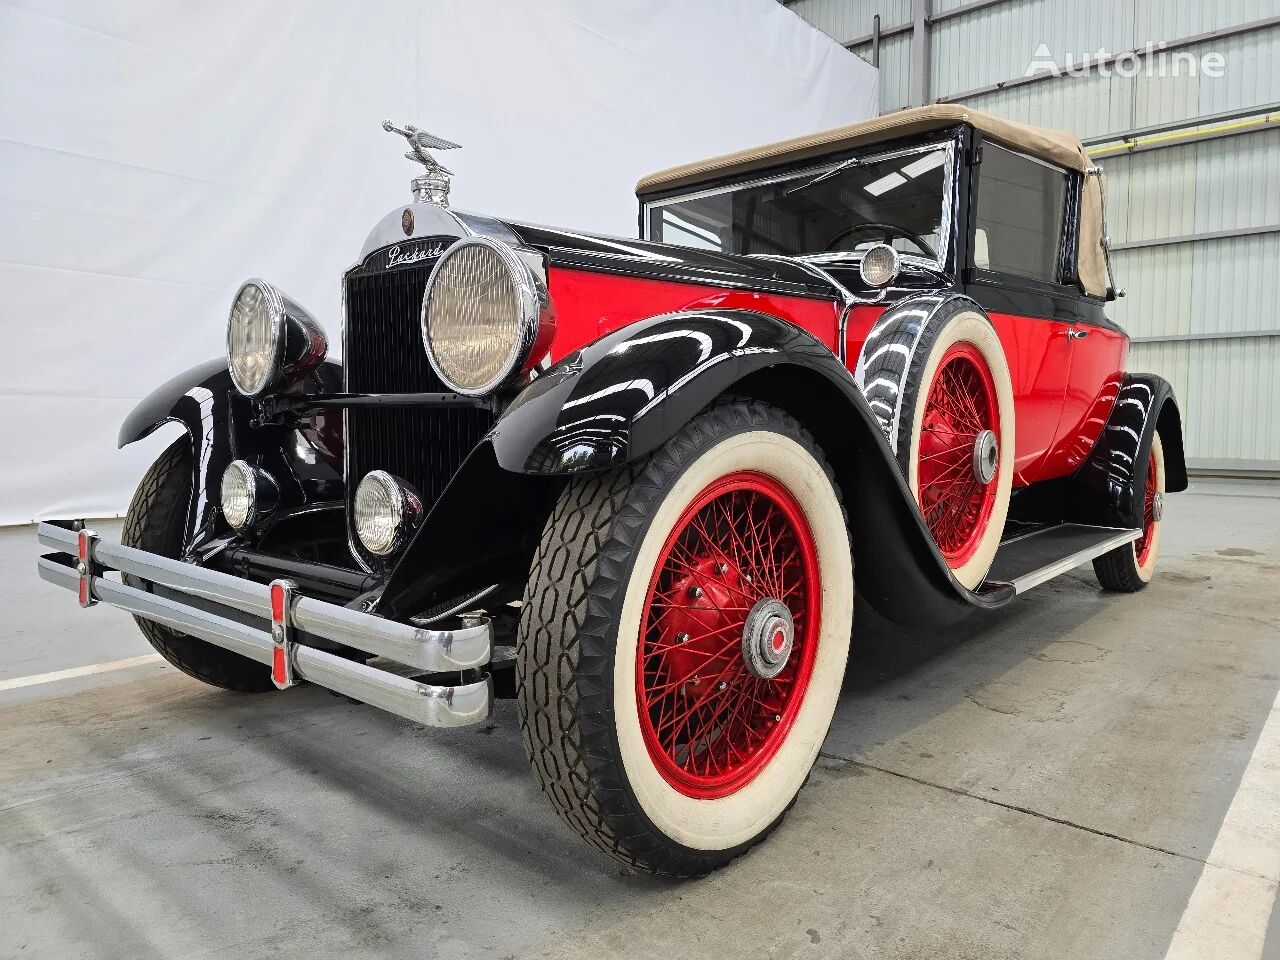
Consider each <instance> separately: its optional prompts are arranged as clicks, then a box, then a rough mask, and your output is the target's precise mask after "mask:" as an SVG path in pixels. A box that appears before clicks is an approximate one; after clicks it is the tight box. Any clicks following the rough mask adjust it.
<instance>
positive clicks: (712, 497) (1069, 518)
mask: <svg viewBox="0 0 1280 960" xmlns="http://www.w3.org/2000/svg"><path fill="white" fill-rule="evenodd" d="M385 126H386V127H387V128H388V129H391V130H395V132H397V133H401V134H403V135H404V136H405V137H406V138H408V140H409V142H410V145H411V151H410V153H409V154H408V156H409V157H410V159H413V160H416V161H418V162H421V163H423V164H424V167H425V170H424V173H423V175H421V176H419V177H418V178H416V179H415V180H414V182H413V186H414V193H415V200H414V202H413V203H410V204H407V205H405V206H403V207H398V208H396V209H395V210H393V211H392V212H391V213H389V214H388V215H387V216H386V217H385V218H384V219H383V220H382V221H381V222H380V223H379V224H378V225H377V226H376V227H375V228H374V230H373V232H372V233H371V234H370V236H369V238H368V240H367V241H366V242H365V246H364V249H363V250H362V251H361V254H360V258H359V261H358V262H357V263H356V264H355V266H353V267H352V268H351V269H350V270H349V271H348V272H347V274H346V276H345V278H344V288H343V289H344V316H343V318H342V341H343V350H342V360H341V363H338V362H335V361H333V360H329V359H326V352H327V339H326V336H325V334H324V332H323V330H322V328H321V326H320V324H319V323H317V322H316V320H314V319H313V318H312V317H311V316H310V315H309V314H308V313H307V312H306V311H305V310H304V309H303V308H302V307H300V306H299V305H298V304H296V303H294V302H293V301H292V300H290V299H289V298H288V297H287V296H285V295H284V294H282V293H281V292H280V291H278V290H277V289H276V288H275V287H273V286H271V285H270V284H268V283H266V282H264V281H260V280H250V281H248V282H247V283H246V284H245V285H244V286H243V287H242V288H241V289H240V291H239V293H238V294H237V296H236V298H235V301H234V304H233V306H232V310H231V316H230V320H229V326H228V357H226V358H223V357H219V358H217V359H215V360H211V361H209V362H208V363H207V364H205V365H203V366H201V367H198V368H196V369H194V370H191V371H189V372H187V373H185V374H182V375H180V376H178V377H176V378H175V379H173V380H171V381H170V382H168V383H166V384H165V385H163V386H162V387H160V388H159V389H157V390H156V391H155V392H154V393H152V394H151V395H150V396H149V397H147V398H146V399H145V400H143V401H142V403H141V404H140V405H139V406H138V407H137V409H136V410H135V411H134V412H133V413H132V414H131V415H130V416H129V418H128V419H127V420H126V422H125V423H124V425H123V426H122V428H121V431H120V444H121V445H124V444H128V443H133V442H135V441H137V440H140V439H142V438H143V437H145V436H147V435H148V434H149V433H151V432H152V431H153V430H155V429H156V428H157V427H158V426H160V425H161V424H163V423H166V422H169V421H176V422H178V423H180V424H182V425H183V426H184V427H185V428H186V436H184V437H182V438H181V439H180V440H179V441H178V442H176V443H174V444H173V445H172V446H171V447H170V448H169V449H168V450H166V451H165V452H164V453H163V454H162V455H161V456H160V458H159V460H158V461H157V462H156V463H155V464H154V465H153V466H152V468H151V469H150V470H149V471H148V473H147V474H146V476H145V477H144V478H143V480H142V483H141V485H140V486H139V488H138V492H137V494H136V495H135V497H134V500H133V502H132V504H131V505H130V507H129V511H128V515H127V519H126V522H125V528H124V536H123V543H122V544H113V543H108V542H105V541H102V540H100V539H99V538H98V537H97V536H96V535H94V534H93V532H92V531H90V530H87V529H85V528H84V525H83V523H82V522H79V521H68V522H65V523H47V524H42V525H41V527H40V530H39V539H40V542H41V543H42V544H44V545H45V546H46V547H48V548H50V549H51V550H52V551H54V552H52V553H50V554H48V555H46V556H45V557H43V558H42V559H41V561H40V572H41V575H42V576H43V577H44V578H45V579H46V580H49V581H51V582H53V583H56V584H59V585H62V586H66V587H70V588H72V589H75V590H78V592H79V597H80V602H81V603H82V604H83V605H85V606H90V605H92V604H94V603H96V602H99V601H101V602H106V603H110V604H113V605H115V606H118V607H121V608H123V609H125V610H128V611H130V612H132V613H133V614H135V615H136V616H137V618H138V623H139V625H140V626H141V628H142V630H143V632H144V633H145V634H146V636H147V638H148V639H149V640H150V641H151V643H152V644H154V645H155V647H156V649H157V650H159V651H160V653H162V654H163V655H164V656H165V657H166V658H167V659H168V660H169V661H170V662H171V663H173V664H174V665H175V666H177V667H178V668H179V669H181V670H183V671H185V672H186V673H188V674H190V675H192V676H194V677H196V678H198V679H200V680H204V681H205V682H207V683H211V684H214V685H216V686H220V687H224V688H227V689H232V690H240V691H249V692H261V691H269V690H272V689H275V688H276V687H279V688H285V687H288V686H291V685H293V684H294V683H297V682H299V681H301V680H307V681H310V682H312V683H316V684H320V685H322V686H325V687H328V688H330V689H332V690H334V691H336V692H339V693H342V694H345V695H347V696H350V697H354V698H356V699H359V700H362V701H365V702H367V703H370V704H373V705H375V706H378V707H381V708H383V709H386V710H390V711H392V712H395V713H398V714H400V715H402V716H405V717H409V718H411V719H413V720H416V721H419V722H421V723H424V724H428V725H438V726H455V725H462V724H469V723H477V722H480V721H483V720H484V719H485V718H486V717H488V715H489V713H490V709H491V706H492V702H493V699H494V697H495V696H514V697H515V698H516V699H517V700H518V706H519V715H520V721H521V726H522V729H523V733H524V739H525V742H526V744H527V746H528V750H529V754H530V757H531V760H532V763H533V768H534V771H535V773H536V775H537V777H538V778H539V780H540V781H541V784H542V786H543V788H544V790H545V792H546V793H547V795H548V796H549V798H550V800H551V802H552V803H553V805H554V806H555V808H556V809H557V810H558V811H559V812H560V814H561V815H562V816H563V817H564V818H565V820H567V821H568V822H569V823H570V824H571V825H572V826H573V827H574V828H575V829H576V830H577V831H578V832H580V833H581V834H582V835H583V836H584V837H585V838H586V839H588V840H589V841H590V842H592V843H593V844H595V845H596V846H598V847H600V848H601V849H603V850H605V851H606V852H609V853H611V854H613V855H615V856H617V857H618V858H620V859H622V860H624V861H626V862H628V863H631V864H633V865H635V866H638V867H641V868H644V869H649V870H655V871H660V872H665V873H671V874H676V875H696V874H700V873H703V872H706V871H708V870H711V869H714V868H715V867H717V866H719V865H721V864H724V863H726V862H727V861H729V860H730V859H732V858H733V857H734V856H736V855H737V854H739V853H741V852H742V851H743V850H745V849H747V848H748V847H750V846H751V845H752V844H754V843H756V842H758V841H759V840H760V839H761V838H763V837H764V836H766V835H767V834H768V833H769V832H770V830H772V829H773V828H774V827H775V826H776V825H777V823H778V822H779V821H780V819H781V818H782V816H783V814H784V813H785V812H786V810H787V809H788V808H789V806H790V805H791V803H792V802H793V800H794V799H795V796H796V794H797V792H798V791H799V789H800V787H801V785H802V784H803V783H804V781H805V778H806V777H807V775H808V773H809V770H810V767H811V766H812V764H813V761H814V758H815V756H816V754H817V751H818V749H819V746H820V745H821V743H822V741H823V738H824V736H825V734H826V731H827V728H828V726H829V724H830V721H831V717H832V714H833V711H834V709H835V706H836V700H837V697H838V694H839V691H840V686H841V682H842V679H843V675H844V668H845V662H846V657H847V654H848V650H849V644H850V635H851V630H852V626H853V623H852V621H853V607H854V603H853V601H854V595H855V591H856V592H858V593H859V594H860V595H861V596H862V597H863V598H864V599H865V601H866V602H867V603H868V604H870V605H871V606H872V607H873V608H874V609H876V610H877V611H879V612H880V613H882V614H883V615H884V616H886V617H888V618H889V619H891V620H894V621H897V622H899V623H904V624H912V625H943V624H946V623H949V622H953V621H955V620H957V619H959V618H960V617H962V616H964V615H966V614H968V613H970V612H972V611H973V610H974V608H978V609H992V608H995V607H998V606H1001V605H1003V604H1005V603H1008V602H1010V601H1012V600H1013V599H1014V598H1015V597H1016V596H1017V595H1018V594H1020V593H1022V592H1024V591H1026V590H1028V589H1030V588H1031V587H1033V586H1035V585H1037V584H1039V583H1042V582H1044V581H1045V580H1048V579H1050V578H1051V577H1054V576H1056V575H1057V574H1060V573H1063V572H1065V571H1067V570H1069V569H1071V568H1072V567H1074V566H1076V565H1078V564H1080V563H1083V562H1085V561H1087V560H1092V561H1093V564H1094V568H1095V570H1096V571H1097V575H1098V578H1099V580H1100V582H1101V583H1102V585H1103V586H1104V587H1105V588H1107V589H1110V590H1116V591H1136V590H1139V589H1141V588H1142V587H1143V586H1144V585H1145V584H1146V583H1147V582H1148V581H1149V580H1150V578H1151V576H1152V573H1153V571H1154V569H1155V565H1156V562H1157V557H1158V553H1159V546H1160V531H1161V523H1162V519H1161V518H1162V511H1163V498H1164V494H1165V493H1166V492H1167V491H1177V490H1182V489H1184V488H1185V487H1186V482H1187V481H1186V470H1185V467H1184V463H1183V453H1182V438H1181V426H1180V420H1179V414H1178V409H1177V406H1176V404H1175V401H1174V398H1173V395H1172V392H1171V390H1170V388H1169V385H1168V384H1167V383H1166V382H1165V381H1163V380H1161V379H1160V378H1159V377H1155V376H1151V375H1147V374H1133V373H1127V372H1126V370H1125V362H1126V354H1127V351H1128V339H1127V338H1126V336H1125V334H1124V332H1123V331H1122V330H1121V329H1120V328H1119V327H1117V326H1116V325H1115V324H1114V323H1112V322H1111V321H1110V320H1108V319H1107V317H1106V315H1105V307H1106V304H1107V302H1108V301H1109V300H1111V299H1113V298H1114V296H1115V295H1116V291H1115V290H1114V287H1113V281H1112V278H1111V271H1110V263H1109V256H1108V251H1107V242H1106V239H1105V220H1104V211H1103V195H1104V184H1103V181H1102V177H1101V171H1100V170H1098V169H1097V168H1095V167H1093V166H1092V165H1091V164H1090V162H1089V160H1088V158H1087V155H1086V154H1085V152H1084V149H1083V148H1082V147H1081V145H1080V142H1079V141H1078V140H1077V139H1076V138H1075V137H1074V136H1071V135H1069V134H1064V133H1059V132H1056V131H1048V130H1041V129H1038V128H1033V127H1026V126H1021V125H1017V124H1012V123H1009V122H1006V121H1002V120H999V119H996V118H994V117H990V116H986V115H984V114H980V113H977V112H975V111H968V110H965V109H964V108H962V107H958V106H935V107H927V108H921V109H917V110H909V111H903V112H901V113H897V114H892V115H889V116H886V117H881V118H878V119H876V120H871V121H867V122H865V123H861V124H855V125H853V126H850V127H845V128H842V129H838V130H833V131H828V132H826V133H821V134H817V135H815V136H812V137H806V138H800V139H797V140H793V141H788V142H784V143H781V144H773V145H770V146H766V147H761V148H758V149H754V150H749V151H745V152H743V153H740V154H735V155H732V156H728V157H719V158H715V159H712V160H708V161H704V162H700V163H694V164H689V165H687V166H684V167H679V168H675V169H673V170H668V171H664V172H662V173H659V174H656V175H654V176H651V177H648V178H646V179H645V180H643V181H641V183H640V185H639V188H638V193H639V199H640V232H641V235H642V238H641V239H637V240H630V239H621V238H611V237H601V236H593V235H586V234H581V233H574V232H571V231H567V230H559V229H552V228H548V227H540V226H532V225H528V224H522V223H515V222H511V221H506V220H501V219H496V218H491V217H486V216H478V215H475V214H469V213H463V212H460V211H456V210H452V209H450V208H449V207H448V205H447V200H448V185H449V184H448V172H447V171H445V170H444V168H442V167H440V166H439V164H438V163H436V162H435V161H434V159H433V158H432V157H431V155H430V154H429V153H428V152H427V150H428V149H445V148H448V147H451V146H453V145H452V144H449V143H448V142H447V141H442V140H438V139H436V138H433V137H431V136H430V135H428V134H425V133H423V132H422V131H419V130H416V129H415V128H413V127H406V128H404V129H403V130H400V129H397V128H394V127H392V126H391V125H390V124H386V125H385ZM112 571H115V572H118V573H119V574H120V577H119V578H118V579H117V578H116V577H115V576H112V575H110V574H111V572H112Z"/></svg>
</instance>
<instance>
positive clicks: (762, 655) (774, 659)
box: [742, 599, 796, 680]
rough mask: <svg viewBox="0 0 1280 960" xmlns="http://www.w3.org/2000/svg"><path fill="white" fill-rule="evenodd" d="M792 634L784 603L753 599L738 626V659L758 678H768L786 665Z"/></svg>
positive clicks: (775, 674)
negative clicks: (743, 620)
mask: <svg viewBox="0 0 1280 960" xmlns="http://www.w3.org/2000/svg"><path fill="white" fill-rule="evenodd" d="M795 635H796V628H795V623H794V622H793V621H792V619H791V611H790V610H788V609H787V605H786V604H785V603H782V602H781V601H780V600H768V599H765V600H757V601H756V605H755V606H754V607H752V608H751V612H750V613H748V614H747V622H746V623H745V624H744V625H743V628H742V659H743V660H745V661H746V663H747V670H748V671H749V672H750V673H752V674H753V675H754V676H757V677H759V678H760V679H762V680H772V679H773V678H774V677H776V676H777V675H778V674H780V673H781V672H782V671H783V668H785V667H786V665H787V660H788V659H789V658H790V657H791V645H792V643H793V642H794V641H795Z"/></svg>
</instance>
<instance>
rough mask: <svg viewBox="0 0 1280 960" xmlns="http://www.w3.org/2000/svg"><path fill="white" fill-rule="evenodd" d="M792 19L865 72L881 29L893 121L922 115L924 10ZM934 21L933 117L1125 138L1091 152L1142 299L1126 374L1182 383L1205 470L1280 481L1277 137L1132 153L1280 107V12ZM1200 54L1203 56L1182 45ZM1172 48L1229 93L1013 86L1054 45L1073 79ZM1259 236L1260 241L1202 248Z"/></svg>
mask: <svg viewBox="0 0 1280 960" xmlns="http://www.w3.org/2000/svg"><path fill="white" fill-rule="evenodd" d="M783 2H784V3H785V4H786V5H787V6H788V8H789V9H791V10H792V11H794V12H795V13H797V14H798V15H800V16H801V17H803V18H805V19H806V20H808V21H809V22H810V23H812V24H814V25H815V26H817V27H818V28H819V29H822V30H824V31H826V32H827V33H829V34H830V35H831V36H833V37H835V39H837V40H839V41H840V42H842V43H845V44H847V45H850V46H851V49H853V50H854V52H855V53H858V54H859V55H860V56H863V57H864V58H866V59H870V58H871V44H870V42H869V41H867V39H866V38H867V37H869V35H870V34H871V32H872V18H873V17H874V16H875V15H876V14H879V15H880V27H881V32H882V39H881V43H880V51H879V53H880V71H881V79H880V90H881V101H880V107H881V111H882V112H889V111H892V110H897V109H899V108H901V107H904V106H909V105H910V89H911V77H912V70H913V63H912V42H913V33H912V30H911V29H909V27H910V25H911V23H912V15H913V11H912V5H913V3H920V2H921V0H783ZM927 12H928V15H929V24H928V26H927V30H928V38H927V43H928V50H929V54H930V57H929V63H928V72H929V82H928V87H927V90H928V93H927V99H928V100H929V101H930V102H932V101H933V100H937V99H962V100H963V102H965V103H967V104H972V105H973V106H975V107H978V108H979V109H982V110H986V111H989V112H991V113H995V114H999V115H1001V116H1006V117H1009V118H1011V119H1014V120H1021V121H1025V122H1028V123H1037V124H1042V125H1045V126H1055V127H1065V128H1069V129H1072V130H1074V131H1076V132H1077V133H1078V134H1080V136H1081V137H1084V138H1112V139H1111V140H1110V141H1104V142H1100V143H1098V144H1096V145H1094V146H1093V149H1094V154H1095V156H1096V157H1098V159H1099V162H1101V163H1102V164H1103V166H1104V167H1105V168H1106V170H1107V174H1108V177H1109V178H1110V181H1111V194H1112V202H1111V208H1110V211H1109V219H1110V224H1109V226H1110V231H1111V236H1112V241H1113V243H1114V244H1115V245H1116V246H1117V248H1118V249H1117V250H1116V252H1115V267H1116V274H1117V279H1118V281H1119V283H1120V285H1121V286H1122V287H1124V288H1125V289H1126V290H1127V292H1128V296H1127V297H1125V298H1124V299H1121V300H1119V301H1117V302H1116V303H1114V304H1112V305H1111V307H1110V308H1109V313H1110V315H1111V316H1112V317H1113V318H1114V319H1116V320H1117V321H1119V322H1120V323H1121V324H1123V325H1124V326H1125V327H1126V329H1127V330H1128V331H1129V333H1130V335H1131V336H1133V337H1134V338H1135V342H1134V345H1133V351H1132V356H1131V360H1130V367H1131V368H1132V369H1134V370H1139V369H1141V370H1151V371H1154V372H1156V373H1159V374H1161V375H1162V376H1164V377H1166V378H1168V379H1169V380H1170V381H1171V382H1172V383H1173V385H1174V388H1175V389H1176V390H1177V392H1178V397H1179V400H1180V402H1181V405H1182V408H1183V414H1184V416H1185V419H1186V423H1185V425H1184V426H1185V431H1186V440H1187V455H1188V458H1189V459H1190V460H1192V461H1193V463H1194V465H1197V466H1199V467H1201V468H1204V469H1228V470H1264V471H1267V472H1274V473H1280V335H1277V333H1278V332H1280V125H1277V124H1276V123H1272V124H1270V125H1268V126H1265V127H1264V128H1263V129H1261V130H1257V131H1254V132H1248V133H1243V134H1236V135H1222V134H1223V133H1224V131H1217V133H1218V134H1219V135H1218V136H1216V137H1213V138H1209V139H1204V138H1200V139H1193V138H1194V137H1195V136H1196V132H1195V131H1194V130H1180V131H1176V132H1166V133H1164V134H1162V137H1163V138H1164V140H1163V141H1162V142H1161V143H1160V144H1159V145H1158V146H1157V145H1154V144H1151V143H1146V142H1144V143H1143V144H1142V149H1139V150H1137V151H1135V152H1132V153H1130V152H1128V151H1127V150H1126V149H1124V148H1123V145H1122V143H1121V141H1120V139H1119V138H1120V137H1121V135H1124V134H1128V133H1131V132H1133V131H1135V130H1140V129H1141V128H1143V127H1148V126H1152V125H1156V124H1166V123H1172V122H1175V121H1182V120H1192V119H1195V118H1199V117H1207V116H1210V115H1213V114H1218V113H1223V112H1227V111H1235V110H1243V109H1245V108H1250V107H1259V108H1264V107H1266V106H1269V105H1270V106H1273V108H1274V105H1275V104H1276V103H1277V102H1280V0H1215V2H1205V0H1090V2H1083V3H1082V2H1080V0H932V3H931V4H930V5H929V7H928V10H927ZM1241 27H1248V29H1244V30H1241V29H1240V28H1241ZM903 28H908V29H903ZM1215 32H1221V33H1222V34H1223V35H1221V36H1213V35H1212V34H1213V33H1215ZM1187 39H1195V40H1196V41H1197V42H1194V43H1191V44H1187V45H1179V43H1178V41H1182V40H1187ZM1161 41H1164V42H1167V43H1169V44H1170V46H1171V48H1172V49H1171V50H1168V51H1165V52H1163V53H1161V54H1157V56H1158V57H1165V58H1172V57H1173V56H1174V53H1175V52H1176V53H1177V54H1180V55H1185V54H1190V55H1191V56H1192V57H1195V58H1197V61H1198V60H1199V58H1200V57H1201V56H1202V55H1204V54H1208V53H1217V54H1220V55H1221V56H1222V58H1223V61H1224V67H1223V74H1222V76H1221V77H1210V76H1204V75H1202V74H1199V75H1191V71H1190V70H1189V69H1187V68H1186V66H1185V64H1184V66H1183V68H1182V70H1181V75H1180V76H1169V75H1165V76H1159V75H1157V71H1155V70H1153V69H1152V63H1153V61H1152V58H1150V57H1147V58H1143V60H1142V63H1143V67H1142V69H1141V70H1140V71H1139V72H1138V73H1137V75H1135V76H1121V75H1119V74H1118V73H1117V72H1115V71H1114V70H1111V71H1110V75H1109V76H1106V75H1103V73H1102V72H1101V71H1097V70H1094V71H1092V72H1090V73H1089V74H1087V75H1085V76H1081V77H1069V76H1064V77H1056V78H1055V77H1050V78H1047V79H1041V80H1039V81H1036V82H1032V83H1017V82H1015V83H1012V84H1011V83H1010V81H1019V80H1021V79H1022V78H1023V77H1024V74H1025V72H1026V71H1027V68H1028V66H1029V65H1030V63H1031V61H1032V60H1033V58H1035V56H1036V51H1037V48H1038V47H1040V45H1041V44H1045V45H1047V47H1048V49H1049V51H1050V53H1051V55H1052V57H1053V59H1054V60H1055V61H1056V62H1058V63H1064V62H1065V61H1066V60H1067V58H1068V57H1071V58H1074V59H1075V60H1077V61H1078V60H1080V59H1081V58H1083V57H1085V56H1088V55H1092V54H1095V53H1096V52H1097V51H1098V49H1099V48H1100V47H1105V48H1106V50H1107V51H1108V53H1110V54H1112V55H1114V54H1116V53H1122V52H1124V51H1128V50H1133V49H1135V48H1140V47H1142V46H1143V45H1145V44H1146V43H1148V42H1155V43H1159V42H1161ZM1165 62H1166V67H1167V66H1168V64H1169V60H1166V61H1165ZM1165 73H1166V74H1167V73H1168V70H1167V69H1166V71H1165ZM1197 73H1198V72H1197ZM997 85H1003V86H997ZM1218 126H1221V124H1213V125H1212V127H1213V128H1215V129H1216V128H1217V127H1218ZM1228 132H1229V131H1228ZM1250 229H1252V230H1256V231H1259V232H1257V233H1253V234H1250V235H1234V236H1219V237H1207V238H1206V237H1203V235H1204V234H1220V233H1224V232H1225V233H1231V232H1235V233H1239V232H1240V231H1244V230H1250ZM1197 237H1200V239H1196V238H1197ZM1171 240H1172V241H1176V242H1165V241H1171ZM1267 331H1270V333H1267Z"/></svg>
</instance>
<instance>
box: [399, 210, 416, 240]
mask: <svg viewBox="0 0 1280 960" xmlns="http://www.w3.org/2000/svg"><path fill="white" fill-rule="evenodd" d="M400 226H401V227H402V228H404V235H405V236H406V237H411V236H413V211H412V210H411V209H409V208H408V207H405V208H404V213H402V214H400Z"/></svg>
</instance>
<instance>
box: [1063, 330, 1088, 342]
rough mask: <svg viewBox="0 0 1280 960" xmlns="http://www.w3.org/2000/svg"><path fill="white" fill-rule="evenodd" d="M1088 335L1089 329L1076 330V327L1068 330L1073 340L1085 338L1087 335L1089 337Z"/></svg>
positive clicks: (1068, 334)
mask: <svg viewBox="0 0 1280 960" xmlns="http://www.w3.org/2000/svg"><path fill="white" fill-rule="evenodd" d="M1088 335H1089V331H1088V330H1075V329H1072V330H1068V331H1067V336H1068V337H1069V338H1070V339H1072V340H1083V339H1084V338H1085V337H1087V336H1088Z"/></svg>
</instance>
